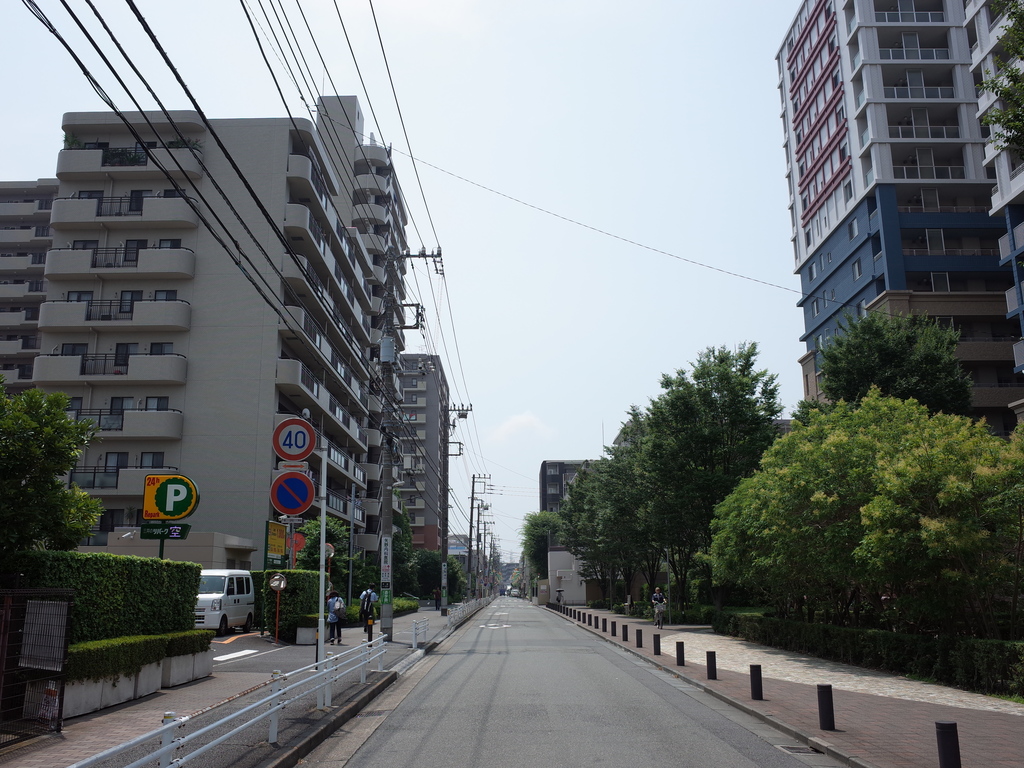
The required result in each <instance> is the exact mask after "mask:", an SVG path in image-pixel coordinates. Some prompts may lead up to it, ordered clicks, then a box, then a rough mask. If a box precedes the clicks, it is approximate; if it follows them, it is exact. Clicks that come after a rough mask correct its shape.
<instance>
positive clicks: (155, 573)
mask: <svg viewBox="0 0 1024 768" xmlns="http://www.w3.org/2000/svg"><path fill="white" fill-rule="evenodd" d="M201 570H202V566H200V565H198V564H197V563H182V562H176V561H172V560H160V559H158V558H155V557H133V556H127V555H111V554H106V553H90V554H86V553H83V552H49V551H43V550H39V551H27V552H17V553H15V554H14V555H12V556H10V557H9V558H7V560H6V562H5V563H4V571H6V572H8V573H19V574H22V575H23V580H22V581H23V583H25V584H28V585H30V586H31V587H32V588H33V589H51V588H52V589H73V590H75V597H74V603H73V605H72V607H71V618H72V620H71V638H70V640H71V642H72V643H83V642H89V641H93V640H107V639H110V638H120V637H127V636H134V635H159V634H164V633H166V632H184V631H187V630H190V629H192V628H194V627H195V607H196V595H197V594H198V593H199V572H200V571H201Z"/></svg>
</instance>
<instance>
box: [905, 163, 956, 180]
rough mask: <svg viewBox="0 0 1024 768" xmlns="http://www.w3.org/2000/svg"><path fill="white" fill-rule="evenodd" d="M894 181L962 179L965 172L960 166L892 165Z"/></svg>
mask: <svg viewBox="0 0 1024 768" xmlns="http://www.w3.org/2000/svg"><path fill="white" fill-rule="evenodd" d="M892 177H893V178H894V179H963V178H966V170H965V168H964V166H962V165H894V166H893V168H892Z"/></svg>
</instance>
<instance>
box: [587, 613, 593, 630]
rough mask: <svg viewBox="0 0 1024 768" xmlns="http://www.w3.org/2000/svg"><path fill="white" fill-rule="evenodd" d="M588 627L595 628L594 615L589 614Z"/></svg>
mask: <svg viewBox="0 0 1024 768" xmlns="http://www.w3.org/2000/svg"><path fill="white" fill-rule="evenodd" d="M587 626H588V627H592V626H594V614H592V613H588V614H587Z"/></svg>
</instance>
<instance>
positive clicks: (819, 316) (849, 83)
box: [777, 0, 1024, 433]
mask: <svg viewBox="0 0 1024 768" xmlns="http://www.w3.org/2000/svg"><path fill="white" fill-rule="evenodd" d="M975 4H976V3H973V2H972V3H968V8H970V7H971V6H972V5H975ZM967 21H968V19H967V11H965V4H964V2H962V0H806V2H804V3H802V4H801V6H800V9H799V11H798V13H797V15H796V19H795V20H794V22H793V24H792V25H791V26H790V28H789V30H788V32H787V34H786V37H785V40H784V42H783V45H782V48H781V49H780V51H779V54H778V57H777V63H778V70H779V90H780V95H781V100H782V104H781V108H782V118H783V123H784V128H785V151H786V158H787V181H788V185H789V209H790V216H791V224H792V228H793V229H792V233H793V234H792V238H793V249H794V266H795V271H796V272H797V274H798V275H799V276H800V284H801V292H802V294H803V297H802V298H801V300H800V307H801V309H802V310H803V313H804V327H805V332H804V335H803V337H802V338H803V340H804V341H805V343H806V348H807V353H806V354H805V355H804V356H803V357H802V358H801V365H802V367H803V372H804V395H805V397H808V398H817V397H819V396H820V390H819V387H818V378H817V375H818V372H817V354H816V352H817V350H818V349H820V348H821V347H822V345H824V344H827V343H828V339H829V337H830V336H832V335H833V334H835V333H836V330H837V326H838V324H839V323H840V322H841V321H842V320H843V318H844V316H845V315H847V314H850V315H853V316H857V315H863V314H864V313H865V312H867V311H872V310H878V311H887V312H891V313H904V314H906V313H925V314H928V315H930V316H933V317H936V318H940V321H941V322H945V323H948V324H949V325H951V326H953V327H955V328H957V329H958V330H959V331H960V333H961V343H960V344H959V347H958V356H959V358H960V360H961V362H962V364H963V365H964V367H965V369H966V370H968V371H969V372H970V374H971V376H972V378H973V381H974V390H973V409H974V414H975V415H976V416H983V417H985V418H986V419H987V420H988V422H989V424H990V426H991V427H992V428H993V429H994V430H995V431H996V432H1000V433H1006V432H1007V431H1008V430H1010V429H1012V427H1013V426H1014V424H1015V423H1016V419H1015V416H1014V414H1013V412H1012V410H1010V409H1009V408H1008V404H1009V403H1010V402H1013V401H1015V400H1018V399H1021V398H1022V397H1024V379H1022V378H1021V377H1020V376H1018V375H1017V373H1016V372H1015V370H1014V359H1013V344H1014V342H1015V341H1016V340H1017V339H1019V337H1020V328H1019V326H1018V325H1017V324H1015V323H1013V322H1011V321H1009V320H1008V319H1007V316H1006V308H1005V295H1006V292H1007V290H1009V289H1010V288H1011V286H1012V279H1013V278H1012V274H1011V272H1010V269H1009V267H1008V266H1007V265H1006V264H1005V262H1004V261H1003V260H1002V259H1001V258H1000V251H999V248H1000V245H999V241H1000V238H1001V237H1003V236H1004V235H1005V233H1006V225H1005V222H1004V219H1003V217H1001V216H992V215H991V208H992V187H993V181H994V179H995V178H996V176H997V173H996V169H995V168H993V167H992V164H991V162H990V160H991V159H990V158H989V157H988V154H987V150H986V139H987V136H988V132H987V130H986V129H984V128H983V126H982V125H981V124H980V121H979V119H978V96H977V93H976V84H977V82H978V81H979V79H978V71H977V66H976V64H975V59H976V54H972V47H974V48H976V47H977V46H976V40H974V39H973V37H972V34H971V31H970V29H969V27H970V25H969V24H967Z"/></svg>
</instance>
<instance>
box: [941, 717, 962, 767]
mask: <svg viewBox="0 0 1024 768" xmlns="http://www.w3.org/2000/svg"><path fill="white" fill-rule="evenodd" d="M935 741H936V742H937V743H938V747H939V768H960V736H959V734H958V733H957V730H956V723H954V722H951V721H948V720H947V721H942V720H939V721H936V723H935Z"/></svg>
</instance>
